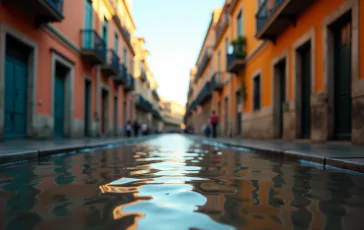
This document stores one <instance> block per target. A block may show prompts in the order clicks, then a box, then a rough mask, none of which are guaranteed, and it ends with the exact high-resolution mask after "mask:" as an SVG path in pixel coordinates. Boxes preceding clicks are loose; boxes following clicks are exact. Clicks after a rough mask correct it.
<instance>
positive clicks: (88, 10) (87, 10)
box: [83, 0, 93, 49]
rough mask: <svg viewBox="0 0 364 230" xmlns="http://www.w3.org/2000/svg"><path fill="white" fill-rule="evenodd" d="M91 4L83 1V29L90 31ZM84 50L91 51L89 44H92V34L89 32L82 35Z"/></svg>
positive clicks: (88, 0) (86, 0) (87, 0)
mask: <svg viewBox="0 0 364 230" xmlns="http://www.w3.org/2000/svg"><path fill="white" fill-rule="evenodd" d="M92 14H93V12H92V3H91V1H90V0H85V16H84V17H85V18H84V20H85V21H84V23H85V25H84V29H85V30H88V31H91V30H92V18H93V17H92ZM83 42H84V48H85V49H91V48H92V47H91V44H92V33H91V32H87V33H85V34H84V41H83Z"/></svg>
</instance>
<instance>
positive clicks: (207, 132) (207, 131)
mask: <svg viewBox="0 0 364 230" xmlns="http://www.w3.org/2000/svg"><path fill="white" fill-rule="evenodd" d="M203 131H204V133H205V137H207V138H209V137H210V135H211V127H210V122H209V121H207V123H206V124H205V126H204V129H203Z"/></svg>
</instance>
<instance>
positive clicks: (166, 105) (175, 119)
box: [161, 98, 186, 131]
mask: <svg viewBox="0 0 364 230" xmlns="http://www.w3.org/2000/svg"><path fill="white" fill-rule="evenodd" d="M161 108H162V116H163V121H164V122H163V129H164V130H167V131H168V130H179V129H180V128H181V125H182V124H183V115H184V114H185V113H186V108H185V106H184V105H182V104H180V103H178V102H175V101H165V100H164V99H163V98H162V99H161Z"/></svg>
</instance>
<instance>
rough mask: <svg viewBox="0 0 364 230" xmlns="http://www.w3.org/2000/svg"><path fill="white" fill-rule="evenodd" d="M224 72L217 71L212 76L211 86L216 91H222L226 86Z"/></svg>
mask: <svg viewBox="0 0 364 230" xmlns="http://www.w3.org/2000/svg"><path fill="white" fill-rule="evenodd" d="M223 76H224V74H223V73H215V74H214V76H212V78H211V88H212V89H213V90H215V91H222V89H223V88H224V82H223V80H222V79H223Z"/></svg>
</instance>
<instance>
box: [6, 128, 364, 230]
mask: <svg viewBox="0 0 364 230" xmlns="http://www.w3.org/2000/svg"><path fill="white" fill-rule="evenodd" d="M363 213H364V176H363V175H362V174H356V173H350V172H344V171H339V170H336V169H326V170H323V169H322V168H321V167H320V166H315V165H311V164H303V163H298V162H295V161H290V160H284V159H282V158H278V157H274V156H271V157H270V156H266V155H262V154H255V153H251V152H249V151H245V150H244V149H237V148H229V147H227V146H224V145H217V144H216V143H214V142H205V141H201V140H199V139H193V138H190V137H186V136H181V135H164V136H160V137H157V138H156V139H150V140H148V141H146V142H143V143H139V144H133V145H125V146H120V147H117V148H109V149H99V150H95V151H83V152H81V153H77V154H73V155H67V156H54V157H50V158H44V159H40V161H38V162H37V161H34V162H25V163H18V164H13V165H7V166H3V167H1V168H0V229H67V230H70V229H327V230H329V229H330V230H332V229H363V225H362V220H363Z"/></svg>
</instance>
